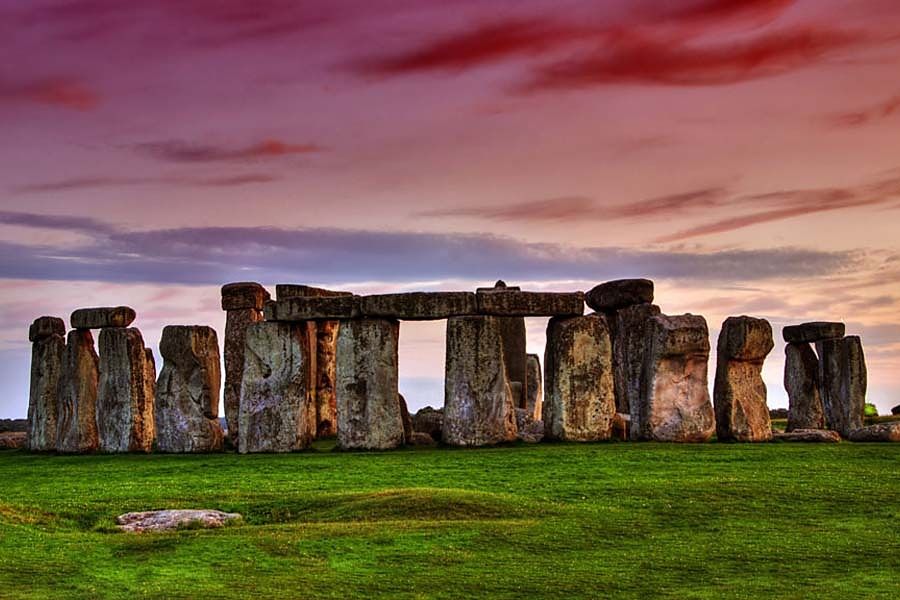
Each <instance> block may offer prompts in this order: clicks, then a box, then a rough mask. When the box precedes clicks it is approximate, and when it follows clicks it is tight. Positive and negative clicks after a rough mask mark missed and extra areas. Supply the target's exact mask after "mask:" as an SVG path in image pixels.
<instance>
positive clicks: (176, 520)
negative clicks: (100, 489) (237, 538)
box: [116, 509, 242, 533]
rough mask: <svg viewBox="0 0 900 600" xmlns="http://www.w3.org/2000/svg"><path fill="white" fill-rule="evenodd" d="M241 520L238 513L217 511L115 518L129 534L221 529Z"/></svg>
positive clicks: (150, 512)
mask: <svg viewBox="0 0 900 600" xmlns="http://www.w3.org/2000/svg"><path fill="white" fill-rule="evenodd" d="M241 518H242V517H241V515H240V514H238V513H225V512H222V511H218V510H205V509H200V510H190V509H181V510H151V511H145V512H132V513H125V514H124V515H119V516H118V517H116V525H117V526H118V527H119V529H121V530H122V531H128V532H130V533H143V532H145V531H150V532H156V531H171V530H174V529H182V528H186V527H190V528H196V527H200V528H203V529H216V528H219V527H223V526H224V525H225V524H226V523H228V522H229V521H239V520H241Z"/></svg>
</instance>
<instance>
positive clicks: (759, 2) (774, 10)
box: [641, 0, 797, 25]
mask: <svg viewBox="0 0 900 600" xmlns="http://www.w3.org/2000/svg"><path fill="white" fill-rule="evenodd" d="M796 3H797V0H693V1H691V0H688V1H686V2H680V3H679V2H676V4H679V6H676V7H675V8H667V6H671V4H669V5H661V4H662V3H660V2H657V1H656V0H653V3H652V8H651V7H647V8H646V9H644V10H642V11H641V14H643V15H644V16H645V17H646V18H655V19H660V18H665V19H671V20H675V21H682V22H696V23H699V24H708V25H714V24H718V23H726V22H737V21H742V22H747V23H753V24H766V23H769V22H771V21H773V20H774V19H776V18H777V17H779V16H780V15H781V14H782V13H783V12H784V11H786V10H787V9H788V8H790V7H791V6H793V5H794V4H796Z"/></svg>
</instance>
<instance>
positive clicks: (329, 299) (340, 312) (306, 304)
mask: <svg viewBox="0 0 900 600" xmlns="http://www.w3.org/2000/svg"><path fill="white" fill-rule="evenodd" d="M265 315H266V321H321V320H331V321H333V320H340V319H355V318H357V317H359V316H360V298H359V296H298V297H295V298H288V299H287V300H276V301H274V302H272V301H270V302H267V303H266V308H265Z"/></svg>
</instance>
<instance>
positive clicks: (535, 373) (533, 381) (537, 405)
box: [525, 354, 544, 421]
mask: <svg viewBox="0 0 900 600" xmlns="http://www.w3.org/2000/svg"><path fill="white" fill-rule="evenodd" d="M527 360H528V362H527V373H526V375H525V412H526V413H527V414H528V415H530V416H531V418H532V419H533V420H535V421H538V420H540V418H541V405H542V404H543V401H544V385H543V381H544V378H543V374H542V372H541V359H540V357H539V356H538V355H537V354H529V355H528V359H527Z"/></svg>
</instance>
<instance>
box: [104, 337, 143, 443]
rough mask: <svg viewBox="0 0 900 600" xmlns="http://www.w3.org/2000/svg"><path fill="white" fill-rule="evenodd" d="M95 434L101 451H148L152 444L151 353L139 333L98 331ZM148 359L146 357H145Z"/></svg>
mask: <svg viewBox="0 0 900 600" xmlns="http://www.w3.org/2000/svg"><path fill="white" fill-rule="evenodd" d="M99 345H100V387H99V391H98V393H97V435H98V439H99V449H100V450H101V451H102V452H149V451H150V449H151V446H152V444H153V437H154V429H155V424H154V420H153V388H154V382H155V379H156V373H155V372H154V368H153V364H152V354H151V355H150V356H149V357H148V352H147V349H146V348H145V347H144V339H143V337H141V332H140V331H139V330H138V329H136V328H134V327H130V328H127V329H126V328H120V327H113V328H107V329H103V330H101V331H100V343H99ZM148 358H149V360H148Z"/></svg>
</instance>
